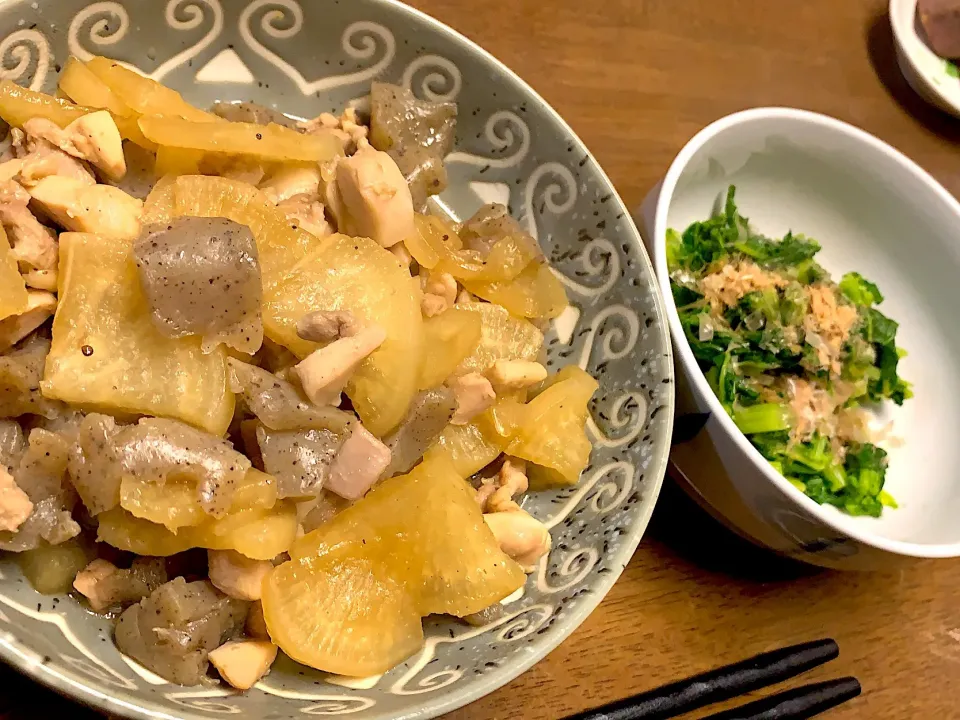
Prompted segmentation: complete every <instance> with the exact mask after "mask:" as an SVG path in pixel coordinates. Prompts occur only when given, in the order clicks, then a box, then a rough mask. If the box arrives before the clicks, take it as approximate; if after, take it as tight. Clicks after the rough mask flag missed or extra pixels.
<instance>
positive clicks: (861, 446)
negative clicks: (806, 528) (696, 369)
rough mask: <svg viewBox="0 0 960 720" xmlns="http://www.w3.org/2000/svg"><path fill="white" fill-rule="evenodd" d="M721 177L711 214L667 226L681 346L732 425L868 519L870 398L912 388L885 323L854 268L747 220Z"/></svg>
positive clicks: (877, 499)
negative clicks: (722, 192)
mask: <svg viewBox="0 0 960 720" xmlns="http://www.w3.org/2000/svg"><path fill="white" fill-rule="evenodd" d="M735 190H736V189H735V188H734V187H733V186H731V187H730V189H729V191H728V193H727V199H726V204H725V206H724V209H723V212H722V213H720V214H719V215H717V216H715V217H713V218H711V219H709V220H706V221H705V222H696V223H693V224H692V225H690V227H688V228H687V229H686V230H685V231H684V232H683V234H682V235H681V234H680V233H678V232H676V231H675V230H670V231H668V233H667V262H668V265H669V268H670V280H671V287H672V289H673V297H674V301H675V302H676V305H677V311H678V313H679V316H680V322H681V323H682V325H683V329H684V333H685V334H686V336H687V339H688V341H689V342H690V346H691V348H692V349H693V353H694V355H695V356H696V358H697V362H698V363H699V365H700V367H701V369H702V370H703V371H704V373H705V375H706V378H707V380H708V382H709V383H710V386H711V387H712V388H713V391H714V392H715V393H716V394H717V397H718V398H719V400H720V402H721V404H722V405H723V407H724V408H725V409H726V411H727V413H729V414H730V416H731V417H732V418H733V420H734V422H735V423H736V424H737V427H739V428H740V430H741V431H742V432H743V433H744V434H745V435H746V436H747V437H748V438H749V439H750V441H751V442H752V443H753V445H754V446H755V447H756V448H757V449H758V450H759V451H760V452H761V453H762V454H763V456H764V457H765V458H766V459H767V460H768V461H769V462H770V464H771V465H772V466H773V467H774V468H775V469H776V470H777V471H778V472H780V473H782V474H783V475H784V477H786V478H787V479H788V480H789V481H790V482H791V483H793V484H794V485H795V486H796V487H797V488H799V489H800V490H802V491H803V492H804V493H806V494H807V495H808V496H809V497H811V498H813V499H814V500H816V501H817V502H818V503H821V504H829V505H834V506H836V507H838V508H840V509H841V510H843V511H845V512H847V513H849V514H851V515H870V516H873V517H879V516H880V514H881V512H882V511H883V508H884V507H885V506H886V507H896V503H895V502H894V500H893V498H892V497H890V495H889V494H888V493H886V492H884V490H883V485H884V480H885V476H886V471H887V453H886V451H885V450H883V449H882V448H880V447H878V446H877V445H876V444H875V443H876V442H878V438H877V437H876V436H877V433H876V432H875V431H872V430H871V428H870V426H869V422H870V419H871V413H870V406H871V405H874V404H876V403H880V402H883V401H884V400H892V401H893V402H895V403H896V404H898V405H902V404H903V402H904V400H906V399H908V398H910V397H911V396H912V392H911V390H910V384H909V383H907V382H905V381H904V380H902V379H901V378H900V376H899V374H898V372H897V365H898V362H899V360H900V357H901V356H902V355H903V351H902V350H900V349H898V348H897V345H896V334H897V327H898V326H897V323H896V322H895V321H893V320H891V319H890V318H888V317H887V316H886V315H884V314H883V313H881V312H880V311H879V310H877V309H876V307H875V306H876V305H879V304H880V303H881V302H883V295H882V294H881V293H880V290H879V288H877V286H876V285H874V284H873V283H872V282H870V281H869V280H867V279H866V278H864V277H863V276H861V275H860V274H859V273H847V274H846V275H844V276H843V278H842V279H841V280H840V282H839V283H835V282H833V280H832V279H831V278H830V276H829V274H828V273H827V272H826V271H825V270H824V269H823V267H821V266H820V265H819V264H818V263H817V262H816V260H815V256H816V254H817V253H818V252H819V251H820V245H819V244H818V243H817V242H816V241H815V240H813V239H811V238H807V237H804V236H803V235H794V234H793V233H787V234H786V236H784V237H783V238H781V239H771V238H767V237H764V236H763V235H760V234H759V233H757V232H755V231H754V230H752V229H751V228H750V225H749V222H748V221H747V219H746V218H744V217H743V216H742V215H740V213H739V212H738V211H737V206H736V202H735Z"/></svg>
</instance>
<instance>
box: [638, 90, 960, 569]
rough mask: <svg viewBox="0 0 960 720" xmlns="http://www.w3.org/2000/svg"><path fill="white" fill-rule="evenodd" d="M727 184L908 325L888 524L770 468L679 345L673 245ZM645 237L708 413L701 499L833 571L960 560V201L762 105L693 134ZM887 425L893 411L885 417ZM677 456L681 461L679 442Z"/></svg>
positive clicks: (773, 226) (697, 473) (681, 375)
mask: <svg viewBox="0 0 960 720" xmlns="http://www.w3.org/2000/svg"><path fill="white" fill-rule="evenodd" d="M730 184H734V185H736V186H737V202H738V205H739V206H740V209H741V212H743V214H744V215H745V216H746V217H748V218H750V220H751V222H752V224H753V225H754V226H756V227H757V228H758V230H759V231H760V232H762V233H764V234H766V235H770V236H776V237H780V236H782V235H783V234H784V233H786V232H787V231H788V230H791V229H792V230H794V231H796V232H802V233H805V234H807V235H809V236H812V237H814V238H816V239H817V240H819V241H820V243H821V244H822V246H823V251H822V252H821V253H820V255H818V259H819V260H820V261H821V262H822V264H823V265H824V266H825V267H826V268H827V269H828V270H829V271H830V272H831V273H832V274H833V275H834V277H836V278H839V276H840V274H842V273H844V272H848V271H851V270H857V271H860V272H862V273H863V274H864V275H865V276H866V277H868V278H870V279H872V280H873V281H874V282H876V283H877V284H878V285H879V286H880V289H881V291H882V292H883V293H884V295H885V296H886V300H885V302H884V303H883V305H882V306H881V308H880V309H881V310H883V311H884V312H885V313H886V314H888V315H889V316H891V317H892V318H894V319H895V320H897V321H899V322H900V332H899V334H898V337H897V340H898V344H899V345H900V346H902V347H904V348H906V349H907V350H908V352H909V355H908V356H907V357H906V358H905V359H904V360H903V361H902V363H901V374H902V376H903V377H904V378H906V379H908V380H910V381H911V382H913V383H914V390H915V397H914V398H913V399H912V400H910V401H908V402H907V403H906V404H905V405H904V406H903V407H902V408H896V407H894V406H892V404H891V407H890V408H889V409H885V411H886V410H889V412H888V413H887V414H888V415H889V419H891V420H892V421H893V422H894V427H895V432H896V433H897V434H898V435H899V436H900V437H901V438H902V439H903V440H904V443H903V445H902V447H899V448H895V449H891V452H890V468H889V471H888V473H887V485H886V489H888V490H889V491H890V492H891V493H892V494H893V495H894V497H895V498H896V499H897V501H898V502H899V503H900V508H899V509H896V510H892V509H887V510H886V511H885V512H884V513H883V517H882V518H879V519H874V518H867V517H858V518H855V517H850V516H848V515H845V514H842V513H841V512H840V511H838V510H837V509H835V508H833V507H828V506H820V505H818V504H817V503H815V502H814V501H813V500H811V499H809V498H807V497H806V496H805V495H804V494H803V493H801V492H800V491H799V490H797V489H796V488H794V487H793V486H792V485H791V484H790V483H789V482H787V480H786V479H785V478H784V477H783V476H782V475H780V474H779V473H777V472H776V471H774V470H773V468H771V467H770V465H769V464H768V463H767V462H766V461H765V460H764V459H763V457H762V456H761V455H760V453H759V452H758V451H757V450H756V449H755V448H754V447H753V446H752V445H751V444H750V442H749V441H748V440H747V438H746V437H745V436H744V435H743V434H742V433H741V432H740V431H739V430H738V429H737V427H736V425H735V424H734V423H733V421H732V420H731V419H730V417H729V416H728V415H727V414H726V413H725V412H724V410H723V408H722V407H721V405H720V403H719V401H718V400H717V398H716V396H715V395H714V393H713V392H712V391H711V389H710V386H709V385H708V384H707V381H706V379H705V378H704V376H703V373H702V372H701V371H700V369H699V368H698V366H697V362H696V360H695V359H694V356H693V352H692V350H691V348H690V345H689V344H688V343H687V341H686V339H685V338H684V334H683V330H682V328H681V326H680V320H679V317H678V315H677V310H676V306H675V305H674V302H673V297H672V294H671V292H670V280H669V277H668V272H667V260H666V252H665V237H666V232H667V229H668V228H676V229H678V230H680V231H682V230H683V229H685V228H686V227H687V226H688V225H689V224H690V223H691V222H693V221H695V220H703V219H706V218H708V217H709V216H710V215H711V214H712V212H713V210H714V208H715V207H718V206H717V203H718V201H719V200H720V199H721V198H722V196H723V195H724V194H725V192H726V189H727V187H728V186H729V185H730ZM643 215H644V220H645V221H646V224H647V233H646V238H647V242H648V244H649V245H651V249H652V254H653V256H654V258H655V262H654V264H655V268H656V272H657V275H658V278H659V282H660V287H661V291H662V293H663V296H664V298H665V301H666V305H667V317H668V320H669V323H670V330H671V332H672V335H673V341H674V346H675V348H676V351H675V354H676V358H677V365H678V372H677V375H678V392H679V393H680V394H681V397H680V399H679V400H678V413H681V412H682V409H681V408H682V407H683V404H684V403H686V405H687V407H688V408H690V407H695V409H698V410H699V411H701V412H709V413H711V418H710V420H709V422H708V423H707V426H706V428H705V432H706V433H708V437H709V440H710V442H709V443H707V442H704V440H703V438H698V442H699V445H697V448H698V450H697V451H696V452H695V453H693V456H694V460H696V463H695V464H696V468H695V470H694V471H693V472H690V468H689V464H690V463H689V459H690V457H689V456H690V455H691V453H689V452H687V456H688V457H687V460H688V462H687V465H688V467H687V468H685V470H687V473H686V474H687V475H688V478H689V481H690V483H691V484H692V485H693V486H694V487H693V488H692V489H693V490H694V492H695V497H696V498H697V499H698V500H699V501H701V502H702V503H703V504H704V505H705V506H707V507H708V508H709V509H711V510H712V511H713V512H714V514H715V515H718V516H721V517H722V518H724V519H725V521H726V522H727V523H728V524H730V525H732V526H733V527H735V528H736V529H737V530H738V531H739V532H741V533H742V534H744V535H746V536H747V537H749V538H751V539H753V540H755V541H757V542H758V543H761V544H763V545H766V546H768V547H770V548H772V549H774V550H777V551H779V552H782V553H786V554H790V555H793V556H795V557H798V558H801V559H803V560H806V561H809V562H812V563H816V564H819V565H825V566H830V567H837V568H850V569H869V568H876V567H888V566H889V565H890V564H891V563H892V562H895V561H901V560H902V559H904V558H908V557H952V556H958V555H960V522H958V521H957V518H958V517H960V477H958V469H960V443H957V441H956V435H957V430H958V428H960V403H958V402H957V398H958V397H960V323H958V322H957V312H958V311H957V308H958V307H960V204H958V202H957V201H956V200H955V199H954V198H953V197H952V196H951V195H950V194H949V193H948V192H947V191H946V190H945V189H944V188H943V187H942V186H941V185H939V184H938V183H937V182H936V181H935V180H933V178H931V177H930V175H928V174H927V173H926V172H924V171H923V170H922V169H921V168H920V167H918V166H917V165H916V164H915V163H913V162H912V161H911V160H909V159H908V158H907V157H905V156H904V155H902V154H901V153H899V152H898V151H896V150H894V149H893V148H891V147H890V146H888V145H886V144H885V143H883V142H882V141H880V140H878V139H877V138H875V137H873V136H871V135H869V134H867V133H865V132H863V131H861V130H858V129H857V128H854V127H852V126H850V125H847V124H845V123H842V122H840V121H838V120H834V119H832V118H828V117H824V116H822V115H817V114H814V113H809V112H804V111H800V110H790V109H781V108H767V109H756V110H749V111H746V112H742V113H738V114H735V115H731V116H728V117H726V118H723V119H722V120H719V121H718V122H715V123H714V124H712V125H710V126H709V127H707V128H706V129H704V130H703V131H701V132H700V133H699V134H698V135H697V136H696V137H695V138H693V140H691V141H690V142H689V143H688V144H687V146H686V147H685V148H684V149H683V151H682V152H681V153H680V154H679V156H678V157H677V159H676V160H675V161H674V163H673V165H672V166H671V168H670V170H669V172H668V173H667V176H666V178H665V179H664V181H663V182H662V184H661V186H660V187H658V188H657V189H656V190H654V192H653V193H652V194H651V196H650V197H648V199H647V202H646V203H645V205H644V212H643ZM884 419H885V420H886V419H887V418H884ZM678 452H684V450H683V449H682V448H679V449H678Z"/></svg>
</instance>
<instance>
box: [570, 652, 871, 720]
mask: <svg viewBox="0 0 960 720" xmlns="http://www.w3.org/2000/svg"><path fill="white" fill-rule="evenodd" d="M839 654H840V648H839V647H838V646H837V643H835V642H834V641H833V640H818V641H816V642H809V643H802V644H800V645H793V646H791V647H787V648H782V649H780V650H773V651H772V652H767V653H763V654H762V655H757V656H756V657H752V658H749V659H748V660H743V661H741V662H738V663H735V664H733V665H726V666H724V667H721V668H717V669H716V670H710V671H709V672H705V673H702V674H700V675H695V676H693V677H691V678H687V679H686V680H680V681H678V682H675V683H671V684H669V685H664V686H663V687H659V688H656V689H654V690H650V691H649V692H645V693H641V694H639V695H634V696H633V697H630V698H627V699H626V700H620V701H618V702H614V703H611V704H609V705H605V706H603V707H601V708H597V709H596V710H588V711H587V712H583V713H580V714H579V715H571V716H570V717H568V718H566V719H565V720H663V719H664V718H672V717H676V716H678V715H682V714H684V713H687V712H690V711H691V710H697V709H699V708H702V707H705V706H706V705H712V704H713V703H718V702H722V701H724V700H729V699H731V698H734V697H737V696H739V695H743V694H744V693H747V692H750V691H751V690H757V689H759V688H763V687H767V686H769V685H776V684H777V683H779V682H783V681H784V680H787V679H789V678H792V677H796V676H797V675H800V674H801V673H804V672H806V671H807V670H810V669H812V668H815V667H817V666H818V665H823V664H824V663H826V662H829V661H831V660H833V659H834V658H836V657H837V656H838V655H839ZM859 694H860V683H859V682H857V679H856V678H854V677H845V678H840V679H838V680H830V681H827V682H820V683H810V684H808V685H803V686H802V687H798V688H796V689H793V690H787V691H785V692H781V693H778V694H776V695H772V696H770V697H767V698H763V699H762V700H757V701H755V702H751V703H747V704H746V705H742V706H740V707H738V708H734V709H733V710H726V711H724V712H720V713H716V714H715V715H710V716H709V717H706V718H703V720H802V719H805V718H811V717H814V716H815V715H819V714H820V713H822V712H825V711H827V710H829V709H830V708H833V707H836V706H837V705H840V704H841V703H844V702H846V701H847V700H851V699H853V698H855V697H857V696H858V695H859Z"/></svg>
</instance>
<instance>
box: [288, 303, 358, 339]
mask: <svg viewBox="0 0 960 720" xmlns="http://www.w3.org/2000/svg"><path fill="white" fill-rule="evenodd" d="M358 332H360V324H359V323H358V322H357V319H356V318H355V317H354V315H353V313H352V312H350V311H349V310H334V311H324V310H320V311H318V312H312V313H309V314H307V315H304V316H303V317H302V318H300V320H299V321H298V322H297V335H299V336H300V337H301V338H302V339H304V340H309V341H310V342H323V343H327V342H333V341H334V340H339V339H340V338H345V337H353V336H354V335H356V334H357V333H358Z"/></svg>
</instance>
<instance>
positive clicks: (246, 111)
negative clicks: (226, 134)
mask: <svg viewBox="0 0 960 720" xmlns="http://www.w3.org/2000/svg"><path fill="white" fill-rule="evenodd" d="M211 110H212V111H213V114H214V115H219V116H220V117H222V118H223V119H224V120H229V121H230V122H244V123H255V124H257V125H266V124H267V123H276V124H277V125H283V126H284V127H288V128H296V127H297V124H296V122H295V121H294V119H293V118H290V117H287V116H286V115H284V114H283V113H282V112H280V111H279V110H274V109H273V108H269V107H267V106H266V105H260V104H259V103H255V102H240V103H227V102H217V103H214V104H213V107H212V108H211Z"/></svg>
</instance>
